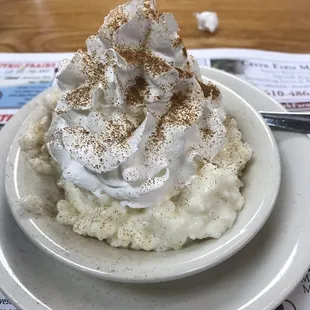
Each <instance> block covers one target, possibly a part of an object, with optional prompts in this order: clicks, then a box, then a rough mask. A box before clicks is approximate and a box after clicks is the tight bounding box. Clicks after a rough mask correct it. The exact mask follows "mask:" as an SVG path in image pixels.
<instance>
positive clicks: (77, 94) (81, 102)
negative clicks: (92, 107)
mask: <svg viewBox="0 0 310 310" xmlns="http://www.w3.org/2000/svg"><path fill="white" fill-rule="evenodd" d="M91 89H92V87H91V86H90V85H83V86H81V87H79V88H76V89H74V90H71V91H70V92H69V93H68V94H67V95H66V99H65V100H66V101H67V102H68V104H70V106H72V107H73V108H82V107H86V106H87V105H88V104H89V103H90V100H91Z"/></svg>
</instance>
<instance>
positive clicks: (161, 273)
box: [6, 85, 280, 282]
mask: <svg viewBox="0 0 310 310" xmlns="http://www.w3.org/2000/svg"><path fill="white" fill-rule="evenodd" d="M218 86H219V88H220V90H221V92H222V95H223V103H224V106H225V109H226V110H227V112H228V113H229V115H231V116H233V117H235V118H236V119H237V121H238V125H239V127H240V130H241V132H242V134H243V139H244V141H246V142H248V143H249V144H250V146H251V147H252V148H253V158H252V160H251V163H250V164H249V165H248V167H247V170H246V173H245V175H244V178H243V181H244V184H245V186H244V188H243V189H242V192H243V195H244V197H245V201H246V203H245V206H244V209H243V210H242V212H240V214H239V215H238V218H237V221H236V223H235V225H234V226H233V227H232V228H231V229H230V230H228V231H227V232H226V233H225V234H224V235H223V236H222V237H221V238H220V239H209V240H204V241H199V242H194V243H192V244H191V245H189V246H186V247H184V248H183V249H181V250H179V251H167V252H162V253H158V252H151V253H147V252H144V251H132V250H128V249H118V248H112V247H111V246H109V245H108V244H107V243H105V242H100V241H98V240H97V239H93V238H83V237H81V236H79V235H77V234H75V233H74V232H73V231H72V229H71V228H70V227H68V226H63V225H61V224H59V223H58V222H56V221H55V219H52V218H49V217H47V216H39V217H38V216H35V215H34V214H31V213H29V212H23V209H22V207H21V206H20V197H25V196H27V195H36V196H39V197H43V198H45V199H47V200H51V199H52V197H51V195H54V194H53V193H54V192H56V193H57V188H56V186H55V181H53V180H52V182H51V181H48V179H47V177H46V176H43V175H39V174H38V173H36V172H35V171H33V169H32V168H31V167H30V165H29V164H27V162H26V159H25V157H24V154H23V153H22V152H20V146H19V140H20V136H21V135H22V134H24V133H25V132H26V131H27V129H28V127H29V124H30V123H31V122H34V121H40V120H41V119H42V117H44V116H45V115H46V113H47V110H46V108H44V107H43V106H42V104H41V106H40V107H38V108H36V109H34V111H33V112H32V113H31V114H30V115H29V117H28V118H27V120H26V121H25V123H24V124H22V125H21V128H20V130H19V132H18V133H17V135H16V137H15V139H14V141H13V144H12V147H11V149H10V152H9V156H8V158H9V159H8V163H7V169H6V173H7V175H6V188H7V195H8V198H9V199H8V200H9V203H10V207H11V210H12V214H13V216H14V218H15V220H16V221H17V223H18V225H19V226H20V227H21V228H22V230H23V231H24V232H25V233H26V235H27V236H28V237H29V238H30V239H32V241H33V242H34V243H35V244H37V245H38V246H39V247H41V248H42V249H43V250H45V251H47V252H48V253H50V254H52V255H53V256H54V257H55V258H57V259H60V260H61V261H62V262H64V263H66V264H68V265H69V266H70V267H74V268H77V269H79V270H81V271H84V272H86V273H89V274H91V275H95V276H98V277H102V278H106V279H108V280H115V281H121V282H161V281H168V280H172V279H177V278H181V277H184V276H189V275H192V274H195V273H198V272H200V271H202V270H205V269H208V268H210V267H212V266H214V265H216V264H218V263H220V262H222V261H223V260H224V259H226V258H228V257H230V256H231V255H232V254H234V253H235V252H236V251H237V250H239V249H240V248H242V247H243V246H244V245H245V244H246V243H247V242H248V241H249V240H251V239H252V238H253V236H254V235H255V234H256V233H257V232H258V231H259V229H260V228H261V227H262V226H263V224H264V223H265V222H266V220H267V218H268V217H269V215H270V213H271V210H272V207H273V205H274V202H275V199H276V197H277V194H278V189H279V185H280V159H279V154H278V149H277V146H276V142H275V141H274V138H273V135H272V133H271V131H270V130H269V128H268V127H267V126H266V125H265V123H264V121H263V119H262V118H261V117H260V116H259V115H258V114H257V113H256V112H255V110H254V109H253V108H251V106H250V105H249V103H247V102H246V101H244V100H243V99H242V98H241V97H239V96H238V95H236V94H235V93H234V92H232V91H231V90H229V89H227V88H226V87H224V86H222V85H218ZM42 97H43V96H42V95H40V96H38V97H36V98H35V99H34V102H30V103H29V105H30V106H32V107H33V106H34V105H35V102H40V101H41V102H42V100H43V98H42ZM30 108H31V107H30ZM53 187H55V190H53Z"/></svg>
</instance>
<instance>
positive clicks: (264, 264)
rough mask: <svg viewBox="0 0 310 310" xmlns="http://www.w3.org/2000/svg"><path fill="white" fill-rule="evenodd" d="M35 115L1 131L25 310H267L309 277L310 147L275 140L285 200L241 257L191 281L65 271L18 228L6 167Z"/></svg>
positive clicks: (9, 285) (2, 226) (7, 219)
mask: <svg viewBox="0 0 310 310" xmlns="http://www.w3.org/2000/svg"><path fill="white" fill-rule="evenodd" d="M204 73H205V74H207V75H208V76H210V78H212V79H214V80H217V81H219V82H221V83H223V84H225V85H227V86H228V87H230V88H232V89H233V90H234V91H236V92H237V93H239V94H240V95H241V96H243V97H244V98H245V99H246V100H248V101H250V102H252V103H253V106H254V107H255V108H257V109H258V108H259V109H264V110H268V109H270V110H275V111H280V110H281V108H280V107H279V106H278V105H277V104H276V103H275V102H274V101H273V100H272V99H270V98H268V97H267V96H266V95H265V94H263V93H262V92H260V91H258V90H256V89H255V88H254V87H253V86H251V85H249V84H247V83H245V82H243V81H241V80H238V79H236V78H235V77H233V76H230V75H227V74H225V73H222V72H220V71H216V70H212V69H206V71H205V72H204ZM28 113H29V107H27V106H25V107H24V108H23V109H22V110H21V111H20V112H19V113H18V114H17V115H16V116H15V117H13V119H12V121H10V123H9V124H8V125H6V126H5V127H4V129H3V130H2V131H1V132H0V141H1V149H0V163H1V165H2V166H1V168H2V169H0V179H1V186H0V199H1V208H0V262H1V264H0V275H1V281H0V285H1V289H2V290H3V292H4V293H5V294H6V295H7V296H8V297H9V298H10V299H11V300H12V301H13V302H14V304H15V305H16V306H18V308H19V309H24V310H26V309H27V310H29V309H31V310H43V309H44V310H47V309H53V310H59V309H66V310H84V309H95V310H99V309H118V310H120V309H124V310H145V309H158V310H159V309H171V310H177V309H178V310H188V309H195V310H213V309H219V310H237V309H238V310H245V309H246V310H262V309H264V310H267V309H274V308H275V307H276V306H277V305H278V304H280V302H281V301H282V300H283V299H285V297H286V296H287V295H288V294H289V293H290V292H291V291H292V290H293V289H294V287H295V286H296V285H297V284H298V282H299V280H300V279H301V278H302V276H303V274H304V273H305V272H306V270H307V268H308V266H309V262H310V251H309V248H310V238H308V236H309V234H310V226H309V224H308V223H309V220H310V214H309V201H310V191H309V184H310V165H309V161H308V160H307V158H309V154H310V141H309V139H308V138H307V137H306V136H303V135H298V134H293V133H283V132H282V133H276V134H275V136H276V140H277V142H278V146H279V149H280V155H281V160H282V182H281V188H280V193H279V198H278V200H277V203H276V205H275V207H274V210H273V212H272V214H271V216H270V218H269V220H268V221H267V223H266V224H265V225H264V227H263V228H262V230H261V231H260V232H259V233H258V234H257V236H256V237H255V238H254V239H253V240H252V241H251V242H250V243H249V244H248V245H247V246H246V247H245V248H243V249H242V250H241V251H240V252H238V253H237V254H236V255H234V256H233V257H231V258H230V259H228V260H226V261H225V262H223V263H222V264H220V265H218V266H216V267H214V268H212V269H210V270H208V271H205V272H203V273H200V274H198V275H195V276H191V277H189V278H186V279H181V280H177V281H172V282H164V283H155V284H121V283H114V282H108V281H104V280H100V279H96V278H93V277H90V276H87V275H85V274H83V273H79V272H76V271H74V270H73V269H70V268H67V267H65V266H64V265H62V264H60V263H59V262H57V261H56V260H53V259H52V258H50V257H49V256H48V255H46V254H45V253H44V252H42V251H41V250H39V249H38V248H37V247H35V246H34V245H33V244H32V243H31V242H30V241H29V240H28V239H27V238H26V237H25V236H24V234H23V233H22V232H21V230H20V229H19V228H18V226H17V224H16V223H15V222H14V220H13V217H12V216H11V214H10V211H9V207H8V205H7V203H6V200H5V191H4V169H3V168H4V165H5V158H6V156H7V153H8V149H9V146H10V144H11V143H12V138H13V136H14V135H15V133H16V132H17V130H18V129H19V126H20V123H21V122H22V121H23V120H24V118H25V117H26V116H27V114H28ZM9 137H11V138H9ZM300 154H303V155H300Z"/></svg>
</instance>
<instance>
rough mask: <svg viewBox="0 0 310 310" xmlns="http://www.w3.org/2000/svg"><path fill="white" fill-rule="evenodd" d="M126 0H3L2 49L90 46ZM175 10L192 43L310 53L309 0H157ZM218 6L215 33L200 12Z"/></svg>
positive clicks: (0, 15)
mask: <svg viewBox="0 0 310 310" xmlns="http://www.w3.org/2000/svg"><path fill="white" fill-rule="evenodd" d="M122 2H123V1H121V0H116V1H112V0H0V52H65V51H75V50H76V49H78V48H81V47H84V41H85V39H86V38H87V36H88V35H90V34H92V33H94V32H95V31H97V29H98V28H99V26H100V25H101V24H102V22H103V18H104V16H105V15H106V14H107V13H108V12H109V11H110V10H111V9H113V8H114V7H115V6H116V4H120V3H122ZM157 3H158V7H159V10H160V11H162V12H172V13H173V14H174V16H175V18H176V20H177V21H178V23H179V27H180V29H181V35H182V37H183V39H184V42H185V44H186V46H187V48H208V47H210V48H211V47H244V48H257V49H265V50H276V51H283V52H296V53H297V52H300V53H301V52H304V53H310V1H309V0H157ZM204 10H212V11H216V12H217V13H218V15H219V19H220V28H219V30H218V32H217V33H216V34H214V35H210V34H208V33H204V32H201V31H199V30H198V29H197V27H196V20H195V18H194V17H193V13H194V12H199V11H204Z"/></svg>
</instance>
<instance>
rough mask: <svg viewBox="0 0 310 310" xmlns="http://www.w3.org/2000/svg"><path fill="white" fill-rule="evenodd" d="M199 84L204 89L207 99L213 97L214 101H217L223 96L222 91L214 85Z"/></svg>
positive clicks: (209, 83)
mask: <svg viewBox="0 0 310 310" xmlns="http://www.w3.org/2000/svg"><path fill="white" fill-rule="evenodd" d="M199 84H200V86H201V88H202V91H203V94H204V96H205V98H209V97H211V98H212V100H215V99H217V98H219V97H220V96H221V92H220V90H219V89H218V88H217V86H216V85H214V84H213V83H211V82H208V84H205V83H203V82H199Z"/></svg>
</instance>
